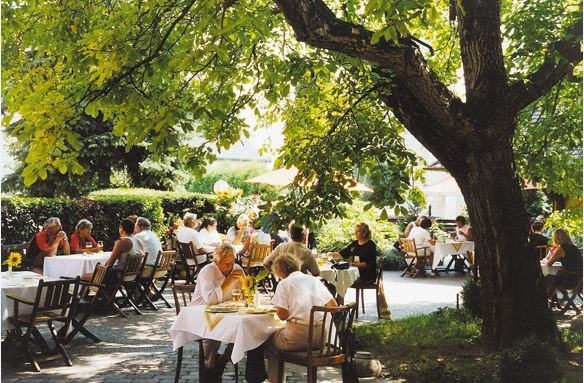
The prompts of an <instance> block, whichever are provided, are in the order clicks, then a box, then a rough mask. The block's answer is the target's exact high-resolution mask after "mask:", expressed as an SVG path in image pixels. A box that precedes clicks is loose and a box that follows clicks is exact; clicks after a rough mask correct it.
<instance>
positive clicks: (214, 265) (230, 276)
mask: <svg viewBox="0 0 584 383" xmlns="http://www.w3.org/2000/svg"><path fill="white" fill-rule="evenodd" d="M244 276H245V274H244V272H243V269H242V268H241V266H239V265H238V264H236V263H235V249H234V248H233V246H231V245H229V244H222V245H219V246H217V247H216V248H215V253H214V255H213V262H211V263H209V264H208V265H206V266H204V267H203V268H202V269H201V271H200V272H199V275H198V277H197V287H196V288H195V291H194V293H193V299H192V301H191V303H190V305H207V304H216V303H220V302H223V301H230V300H231V290H232V289H234V288H241V279H242V278H243V277H244ZM202 342H203V353H204V366H200V369H201V380H202V381H205V382H220V381H221V375H222V374H223V370H224V369H225V365H226V364H227V362H228V361H229V359H230V354H231V347H232V346H228V348H227V350H226V351H225V353H224V354H223V355H218V354H217V351H219V348H220V346H221V342H220V341H218V340H214V339H203V341H202ZM250 364H251V365H250ZM258 365H259V366H262V367H263V351H262V349H261V348H258V349H255V350H251V351H248V355H247V368H246V380H247V381H248V382H263V381H264V379H265V369H264V371H261V370H262V368H261V367H260V368H258V367H257V366H258Z"/></svg>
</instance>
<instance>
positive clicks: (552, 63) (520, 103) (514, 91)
mask: <svg viewBox="0 0 584 383" xmlns="http://www.w3.org/2000/svg"><path fill="white" fill-rule="evenodd" d="M568 35H571V36H574V39H573V40H560V41H558V42H557V43H555V44H554V45H553V47H552V49H551V50H550V52H549V53H548V55H547V56H546V57H545V59H544V62H543V64H541V66H540V67H539V68H538V69H537V70H536V71H535V72H533V73H531V74H529V75H527V77H526V78H525V79H524V80H518V81H516V82H515V83H513V84H512V85H511V87H510V90H509V93H508V96H507V97H506V103H507V104H509V105H512V107H513V108H514V110H515V111H520V110H521V109H523V108H525V107H526V106H527V105H529V104H531V103H532V102H533V101H535V100H537V99H538V98H540V97H541V96H543V95H545V94H546V93H547V92H549V90H550V89H551V88H552V87H554V86H555V85H556V84H557V83H558V82H560V81H561V80H563V79H564V78H565V77H567V76H569V75H570V73H571V72H572V70H573V68H574V66H575V65H576V64H578V63H580V62H581V61H582V51H581V50H580V43H581V41H580V40H579V39H580V37H581V36H582V20H578V22H576V23H575V24H574V25H572V26H571V27H570V28H569V30H568Z"/></svg>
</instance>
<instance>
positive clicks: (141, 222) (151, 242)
mask: <svg viewBox="0 0 584 383" xmlns="http://www.w3.org/2000/svg"><path fill="white" fill-rule="evenodd" d="M134 237H136V238H138V239H140V240H141V241H142V243H143V244H144V251H145V252H146V253H148V258H146V267H144V273H143V274H142V276H143V277H147V276H149V275H150V274H151V273H152V268H153V267H154V264H155V263H156V257H158V252H159V251H162V244H161V243H160V239H158V237H157V236H156V234H154V233H153V232H152V224H151V223H150V220H148V219H147V218H144V217H138V218H136V224H135V225H134Z"/></svg>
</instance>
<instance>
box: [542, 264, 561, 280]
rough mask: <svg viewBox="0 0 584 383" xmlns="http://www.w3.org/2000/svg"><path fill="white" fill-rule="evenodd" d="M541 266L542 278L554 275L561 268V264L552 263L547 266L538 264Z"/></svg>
mask: <svg viewBox="0 0 584 383" xmlns="http://www.w3.org/2000/svg"><path fill="white" fill-rule="evenodd" d="M540 265H541V272H542V274H543V276H544V277H546V276H548V275H556V274H557V273H558V271H560V269H561V268H562V262H554V264H553V265H551V266H548V265H546V264H545V263H543V262H540Z"/></svg>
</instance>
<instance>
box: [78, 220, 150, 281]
mask: <svg viewBox="0 0 584 383" xmlns="http://www.w3.org/2000/svg"><path fill="white" fill-rule="evenodd" d="M118 230H119V233H120V239H119V240H118V241H116V243H115V245H114V248H113V250H112V253H111V255H110V256H109V258H108V259H107V261H105V266H109V267H110V268H109V269H108V274H107V275H106V280H105V281H104V283H105V284H110V283H112V282H114V281H115V280H116V279H118V278H119V277H120V276H121V273H122V271H123V270H124V265H125V264H126V259H127V258H128V256H130V255H137V254H144V245H143V244H142V241H140V240H139V239H138V238H136V237H134V222H133V221H132V220H130V219H128V218H125V219H123V220H122V222H121V223H120V226H119V229H118ZM92 274H93V273H86V274H83V275H82V276H81V279H84V280H86V281H89V280H91V276H92Z"/></svg>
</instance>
